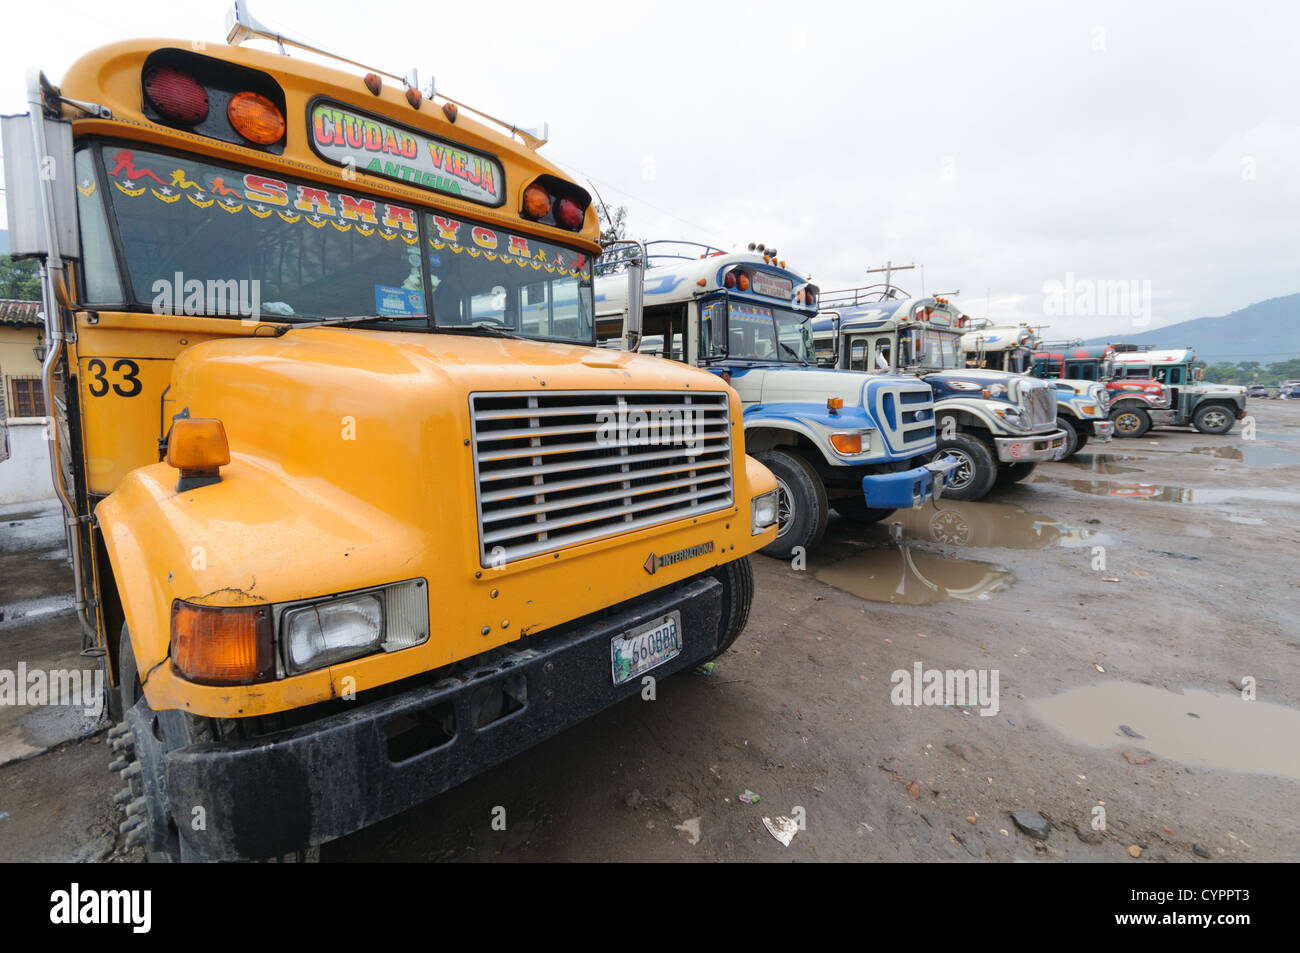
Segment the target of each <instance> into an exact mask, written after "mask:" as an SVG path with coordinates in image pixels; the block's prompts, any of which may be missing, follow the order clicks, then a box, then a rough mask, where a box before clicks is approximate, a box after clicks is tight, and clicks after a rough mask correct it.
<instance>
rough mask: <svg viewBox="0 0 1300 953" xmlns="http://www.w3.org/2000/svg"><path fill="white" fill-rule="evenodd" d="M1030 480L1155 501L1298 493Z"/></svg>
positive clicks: (1283, 498)
mask: <svg viewBox="0 0 1300 953" xmlns="http://www.w3.org/2000/svg"><path fill="white" fill-rule="evenodd" d="M1030 482H1033V483H1056V484H1059V485H1061V486H1068V487H1069V488H1070V489H1072V490H1077V491H1078V492H1080V493H1088V494H1090V495H1092V496H1105V497H1110V498H1112V499H1131V500H1155V501H1156V502H1159V503H1229V502H1256V503H1297V504H1300V493H1293V492H1288V491H1286V490H1274V489H1269V488H1261V487H1246V488H1242V489H1220V488H1217V487H1216V488H1203V487H1186V486H1171V485H1167V484H1161V483H1134V482H1129V481H1125V480H1067V479H1062V478H1060V477H1054V476H1047V475H1038V474H1036V475H1035V476H1034V477H1033V478H1032V480H1031V481H1030Z"/></svg>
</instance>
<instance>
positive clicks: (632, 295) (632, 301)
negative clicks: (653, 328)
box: [623, 260, 645, 351]
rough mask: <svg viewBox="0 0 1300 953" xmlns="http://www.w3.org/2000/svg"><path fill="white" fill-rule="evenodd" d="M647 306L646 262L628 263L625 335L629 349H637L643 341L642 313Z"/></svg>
mask: <svg viewBox="0 0 1300 953" xmlns="http://www.w3.org/2000/svg"><path fill="white" fill-rule="evenodd" d="M644 308H645V263H644V262H642V261H640V260H637V261H629V262H628V263H627V319H626V320H625V321H624V322H623V336H624V337H625V338H627V349H628V350H629V351H635V350H636V348H637V345H638V344H640V343H641V324H642V315H643V312H644Z"/></svg>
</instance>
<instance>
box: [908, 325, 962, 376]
mask: <svg viewBox="0 0 1300 953" xmlns="http://www.w3.org/2000/svg"><path fill="white" fill-rule="evenodd" d="M904 341H906V342H907V343H906V346H907V348H908V352H909V353H908V355H907V356H908V364H909V365H910V366H913V367H925V368H933V369H934V370H945V371H951V370H960V369H962V368H964V367H965V366H966V360H965V355H964V354H963V353H962V349H961V335H960V334H954V333H952V332H949V331H939V330H936V329H934V328H912V329H911V330H910V331H908V332H906V336H905V337H904Z"/></svg>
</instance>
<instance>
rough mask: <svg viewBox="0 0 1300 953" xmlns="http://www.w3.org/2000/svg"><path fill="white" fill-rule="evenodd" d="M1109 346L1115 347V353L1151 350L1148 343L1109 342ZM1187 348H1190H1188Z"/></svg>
mask: <svg viewBox="0 0 1300 953" xmlns="http://www.w3.org/2000/svg"><path fill="white" fill-rule="evenodd" d="M1110 346H1111V347H1113V348H1114V349H1115V352H1116V353H1117V354H1131V353H1133V352H1134V351H1149V350H1151V345H1150V344H1116V343H1114V342H1111V345H1110ZM1188 350H1190V348H1189V349H1188Z"/></svg>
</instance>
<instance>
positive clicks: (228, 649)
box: [171, 599, 275, 685]
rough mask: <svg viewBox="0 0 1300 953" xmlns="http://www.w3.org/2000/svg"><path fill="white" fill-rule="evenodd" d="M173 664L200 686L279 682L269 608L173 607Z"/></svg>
mask: <svg viewBox="0 0 1300 953" xmlns="http://www.w3.org/2000/svg"><path fill="white" fill-rule="evenodd" d="M171 656H172V664H173V665H175V666H176V670H177V671H178V672H180V674H181V675H182V676H183V677H184V678H185V679H187V680H188V681H191V682H197V683H199V684H201V685H250V684H252V683H254V682H264V681H266V680H268V679H270V678H274V677H275V656H274V654H273V652H272V648H271V610H270V609H269V608H268V607H266V606H240V607H237V608H228V607H222V606H196V605H191V604H190V603H188V602H181V601H180V600H179V599H177V600H176V601H175V602H173V603H172V644H171Z"/></svg>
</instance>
